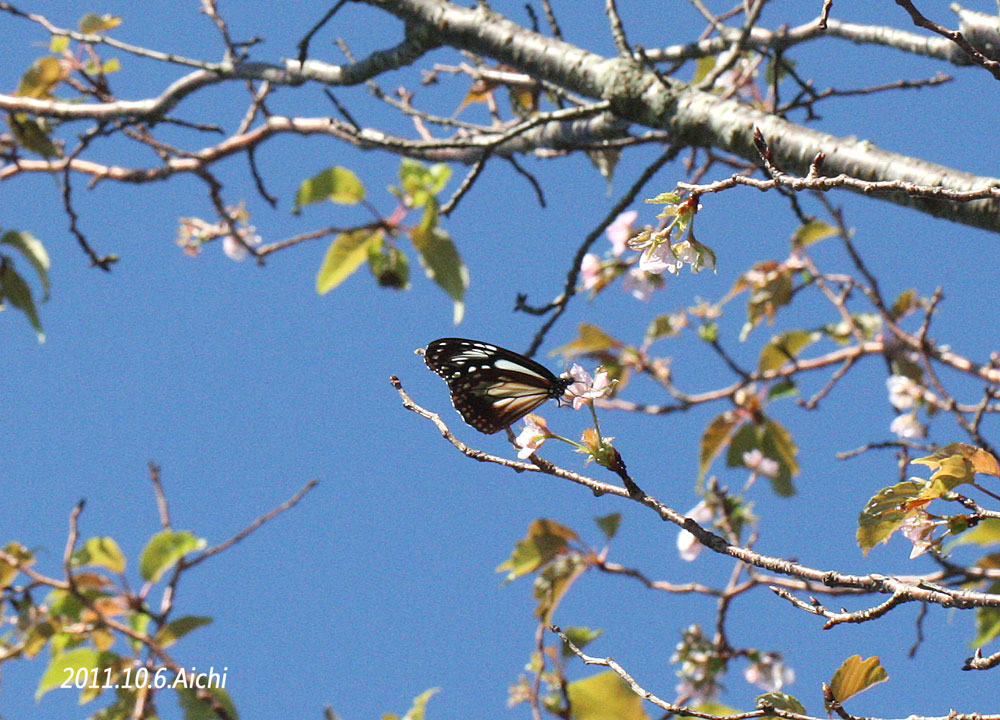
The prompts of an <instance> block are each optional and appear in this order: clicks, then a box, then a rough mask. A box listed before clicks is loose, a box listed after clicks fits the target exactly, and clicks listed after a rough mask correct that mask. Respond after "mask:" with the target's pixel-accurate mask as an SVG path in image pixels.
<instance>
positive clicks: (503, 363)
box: [424, 338, 571, 434]
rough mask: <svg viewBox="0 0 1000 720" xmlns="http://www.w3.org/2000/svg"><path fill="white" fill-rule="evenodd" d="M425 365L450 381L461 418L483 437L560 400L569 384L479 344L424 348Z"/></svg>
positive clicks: (451, 341)
mask: <svg viewBox="0 0 1000 720" xmlns="http://www.w3.org/2000/svg"><path fill="white" fill-rule="evenodd" d="M424 362H426V363H427V367H429V368H430V369H431V370H433V371H434V372H436V373H437V374H438V375H440V376H441V377H443V378H444V379H445V381H446V382H447V383H448V389H449V390H450V391H451V401H452V404H453V405H454V406H455V409H456V410H458V412H459V414H460V415H461V416H462V419H463V420H465V422H467V423H468V424H469V425H471V426H472V427H474V428H476V430H479V431H480V432H482V433H486V434H492V433H495V432H497V431H498V430H502V429H503V428H505V427H509V426H510V425H513V424H514V423H515V422H517V421H518V420H520V419H521V418H522V417H524V416H525V415H527V414H528V413H530V412H531V411H532V410H534V409H535V408H537V407H538V406H539V405H541V404H542V403H543V402H545V401H546V400H548V399H550V398H558V397H559V396H560V395H562V394H563V392H565V390H566V388H567V387H568V386H569V384H570V382H571V381H570V380H566V379H562V378H557V377H556V376H555V375H553V374H552V372H550V371H549V369H548V368H546V367H545V366H544V365H540V364H539V363H537V362H535V361H534V360H532V359H531V358H527V357H525V356H524V355H520V354H518V353H516V352H513V351H512V350H506V349H504V348H502V347H498V346H497V345H493V344H491V343H487V342H481V341H479V340H466V339H464V338H441V339H440V340H435V341H434V342H432V343H430V344H429V345H428V346H427V347H426V349H425V350H424Z"/></svg>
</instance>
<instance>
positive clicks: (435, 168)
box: [427, 163, 451, 195]
mask: <svg viewBox="0 0 1000 720" xmlns="http://www.w3.org/2000/svg"><path fill="white" fill-rule="evenodd" d="M427 179H428V185H427V190H428V191H430V192H432V193H434V194H435V195H437V194H438V193H439V192H441V191H442V190H444V186H445V185H447V184H448V180H450V179H451V168H450V167H448V166H447V165H445V164H444V163H435V164H434V165H431V166H430V167H429V168H427Z"/></svg>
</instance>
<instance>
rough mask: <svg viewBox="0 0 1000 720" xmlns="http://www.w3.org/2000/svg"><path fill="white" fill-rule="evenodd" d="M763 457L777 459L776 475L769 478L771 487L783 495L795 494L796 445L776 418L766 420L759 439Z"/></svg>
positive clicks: (797, 467)
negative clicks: (793, 482)
mask: <svg viewBox="0 0 1000 720" xmlns="http://www.w3.org/2000/svg"><path fill="white" fill-rule="evenodd" d="M760 451H761V452H762V453H763V454H764V456H765V457H769V458H771V459H772V460H777V461H778V477H774V478H770V480H771V488H772V489H773V490H774V491H775V492H776V493H778V495H781V496H783V497H788V496H789V495H794V494H795V487H794V485H792V478H793V477H794V476H796V475H798V474H799V462H798V459H797V457H796V456H797V455H798V452H799V449H798V447H797V446H796V445H795V442H794V441H793V440H792V436H791V435H790V434H789V432H788V430H786V429H785V428H784V426H783V425H781V424H780V423H779V422H777V421H776V420H767V421H766V422H765V423H764V431H763V434H762V436H761V440H760Z"/></svg>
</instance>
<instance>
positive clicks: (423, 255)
mask: <svg viewBox="0 0 1000 720" xmlns="http://www.w3.org/2000/svg"><path fill="white" fill-rule="evenodd" d="M414 245H416V248H417V252H419V253H420V264H421V265H423V267H424V272H425V273H426V274H427V277H429V278H430V279H431V280H433V281H434V282H436V283H437V284H438V285H439V286H440V287H441V288H442V289H443V290H444V291H445V292H446V293H448V295H450V296H451V298H452V300H454V304H455V309H454V314H453V322H454V323H455V324H456V325H458V324H459V323H460V322H462V316H463V315H464V314H465V303H464V302H463V299H464V298H465V290H466V288H468V287H469V271H468V269H467V268H466V267H465V264H464V263H463V262H462V258H461V257H459V254H458V250H456V249H455V245H454V243H452V241H451V238H450V237H449V236H448V233H447V232H445V231H444V230H442V229H441V228H434V230H433V231H432V232H431V233H430V235H429V236H428V237H427V238H426V239H425V240H424V241H423V242H421V243H419V244H418V243H416V242H414Z"/></svg>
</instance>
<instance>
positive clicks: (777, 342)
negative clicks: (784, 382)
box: [757, 330, 820, 372]
mask: <svg viewBox="0 0 1000 720" xmlns="http://www.w3.org/2000/svg"><path fill="white" fill-rule="evenodd" d="M819 337H820V336H819V333H816V332H808V331H806V330H789V331H788V332H784V333H782V334H781V335H775V336H774V337H773V338H771V342H769V343H768V344H767V345H765V346H764V349H763V350H761V351H760V359H759V360H758V361H757V370H758V371H759V372H767V371H768V370H777V369H778V368H780V367H781V366H782V365H784V364H785V363H787V362H788V361H790V360H794V359H795V358H797V357H798V356H799V353H800V352H802V351H803V350H804V349H805V348H807V347H808V346H809V345H811V344H812V343H814V342H816V341H817V340H819Z"/></svg>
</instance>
